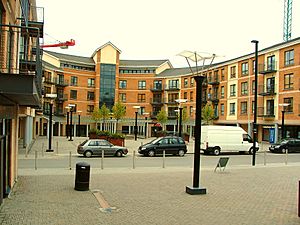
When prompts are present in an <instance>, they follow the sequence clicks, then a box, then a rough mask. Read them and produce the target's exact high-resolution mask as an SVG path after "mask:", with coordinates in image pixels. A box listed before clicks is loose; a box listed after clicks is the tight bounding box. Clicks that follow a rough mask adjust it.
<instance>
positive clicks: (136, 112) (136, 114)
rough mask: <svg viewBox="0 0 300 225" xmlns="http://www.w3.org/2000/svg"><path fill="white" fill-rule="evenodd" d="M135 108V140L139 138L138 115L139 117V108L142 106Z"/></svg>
mask: <svg viewBox="0 0 300 225" xmlns="http://www.w3.org/2000/svg"><path fill="white" fill-rule="evenodd" d="M133 108H135V109H136V111H135V123H134V140H135V141H136V140H137V133H138V127H137V117H138V109H139V108H140V106H133Z"/></svg>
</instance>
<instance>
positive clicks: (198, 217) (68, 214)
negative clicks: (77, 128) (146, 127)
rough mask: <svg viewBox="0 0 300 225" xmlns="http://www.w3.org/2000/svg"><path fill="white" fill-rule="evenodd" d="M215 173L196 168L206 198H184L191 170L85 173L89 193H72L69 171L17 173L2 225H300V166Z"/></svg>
mask: <svg viewBox="0 0 300 225" xmlns="http://www.w3.org/2000/svg"><path fill="white" fill-rule="evenodd" d="M63 140H66V139H61V140H60V142H61V143H60V144H61V145H65V146H64V149H65V151H68V150H70V149H72V145H74V144H73V143H75V142H73V143H70V142H67V141H63ZM42 141H44V140H43V139H38V140H37V141H36V143H35V144H34V146H33V149H35V148H39V147H37V146H40V144H41V142H42ZM128 145H130V146H132V145H134V143H132V142H130V141H129V142H128ZM67 146H69V147H67ZM32 154H33V152H32V151H31V152H30V153H29V156H28V157H31V156H32ZM52 154H53V153H52ZM61 154H63V153H61ZM20 157H23V156H22V155H20ZM213 169H214V168H204V169H202V170H201V184H202V186H204V187H206V188H207V194H206V195H189V194H186V193H185V187H186V186H190V185H192V174H193V171H192V169H191V168H179V167H178V168H176V167H175V168H165V169H163V168H137V169H124V168H123V169H118V168H116V169H113V168H112V169H105V170H101V169H93V168H91V176H90V191H76V190H74V185H75V171H74V170H68V169H39V170H34V169H24V170H19V178H18V181H17V183H16V185H15V187H14V189H13V192H12V194H11V195H10V197H9V198H8V199H5V201H4V204H3V205H2V207H1V209H0V224H3V225H8V224H9V225H15V224H26V225H28V224H32V225H35V224H36V225H40V224H55V225H56V224H57V225H60V224H66V225H68V224H89V225H91V224H97V225H98V224H105V225H110V224H112V225H118V224H120V225H121V224H122V225H124V224H125V225H126V224H128V225H131V224H132V225H134V224H157V225H159V224H161V225H169V224H170V225H177V224H178V225H182V224H187V225H189V224H190V225H193V224H204V225H215V224H224V225H248V224H249V225H250V224H251V225H253V224H261V225H264V224H266V225H270V224H272V225H294V224H295V225H296V224H297V225H299V224H300V218H299V217H298V214H297V212H298V211H297V210H298V208H297V207H298V182H299V180H300V172H299V171H300V164H293V165H287V166H285V165H282V164H280V165H279V164H278V165H272V166H256V167H251V166H243V167H232V168H231V167H229V168H227V169H226V170H225V172H216V173H214V172H213ZM93 192H99V193H101V196H103V198H104V199H105V201H107V203H108V204H109V206H110V207H111V210H106V211H105V210H101V205H100V204H99V202H98V201H97V199H96V198H95V196H94V194H93Z"/></svg>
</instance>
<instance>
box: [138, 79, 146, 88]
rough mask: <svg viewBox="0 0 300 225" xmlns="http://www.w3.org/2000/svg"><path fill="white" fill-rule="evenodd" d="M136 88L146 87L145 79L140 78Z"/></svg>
mask: <svg viewBox="0 0 300 225" xmlns="http://www.w3.org/2000/svg"><path fill="white" fill-rule="evenodd" d="M138 89H146V81H144V80H140V81H139V84H138Z"/></svg>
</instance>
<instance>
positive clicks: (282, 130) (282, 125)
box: [281, 110, 285, 140]
mask: <svg viewBox="0 0 300 225" xmlns="http://www.w3.org/2000/svg"><path fill="white" fill-rule="evenodd" d="M281 113H282V116H281V140H283V139H284V138H285V135H284V134H285V132H284V113H285V111H284V110H282V111H281Z"/></svg>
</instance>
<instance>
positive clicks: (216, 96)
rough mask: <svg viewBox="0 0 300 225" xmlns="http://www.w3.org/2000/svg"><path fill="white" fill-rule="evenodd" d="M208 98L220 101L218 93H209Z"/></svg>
mask: <svg viewBox="0 0 300 225" xmlns="http://www.w3.org/2000/svg"><path fill="white" fill-rule="evenodd" d="M207 100H208V101H212V102H219V97H218V94H217V93H213V94H208V95H207Z"/></svg>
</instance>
